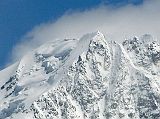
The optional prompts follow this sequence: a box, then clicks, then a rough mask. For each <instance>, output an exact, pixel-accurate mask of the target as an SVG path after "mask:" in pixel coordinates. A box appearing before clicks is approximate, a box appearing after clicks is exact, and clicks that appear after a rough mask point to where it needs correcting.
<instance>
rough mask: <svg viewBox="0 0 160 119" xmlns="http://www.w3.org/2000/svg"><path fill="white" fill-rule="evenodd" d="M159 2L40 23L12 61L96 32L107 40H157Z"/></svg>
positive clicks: (106, 8) (73, 14)
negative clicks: (60, 40)
mask: <svg viewBox="0 0 160 119" xmlns="http://www.w3.org/2000/svg"><path fill="white" fill-rule="evenodd" d="M159 6H160V1H159V0H145V1H144V3H143V4H141V5H127V6H124V7H119V8H111V7H109V6H105V5H100V6H99V7H97V8H93V9H90V10H85V11H82V12H79V11H77V12H73V11H72V12H69V13H66V14H64V15H63V16H61V17H60V18H59V19H58V20H57V21H55V22H48V23H43V24H41V25H39V26H36V27H35V28H34V29H33V30H32V31H30V32H29V33H27V34H26V36H24V37H23V38H22V40H21V42H20V43H19V44H17V45H16V46H15V47H14V49H13V53H12V54H13V55H12V58H11V59H12V61H16V60H17V59H19V58H20V57H22V56H23V55H24V54H25V53H26V52H28V51H30V50H31V49H34V48H36V47H38V46H39V45H41V44H43V43H45V42H47V41H51V40H55V39H57V38H80V37H81V36H82V35H84V34H86V33H90V32H95V31H97V30H99V31H101V32H102V33H103V34H104V35H106V37H107V39H109V40H116V41H118V42H121V41H122V40H124V39H125V38H128V37H132V36H135V35H136V36H140V35H143V34H146V33H147V34H152V35H153V36H154V37H156V38H158V39H160V33H159V32H160V14H159V12H160V7H159Z"/></svg>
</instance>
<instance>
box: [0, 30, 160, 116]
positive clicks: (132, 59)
mask: <svg viewBox="0 0 160 119" xmlns="http://www.w3.org/2000/svg"><path fill="white" fill-rule="evenodd" d="M159 66H160V44H159V42H158V41H156V40H155V39H154V38H153V37H152V36H151V35H149V34H145V35H143V36H142V37H140V38H138V37H134V38H132V39H127V40H125V41H124V42H123V43H122V44H119V43H117V42H115V41H107V40H106V38H105V36H104V35H103V34H102V33H100V32H99V31H98V32H95V33H90V34H86V35H84V36H83V37H82V38H80V39H63V40H55V41H52V42H49V43H46V44H44V45H42V46H40V47H39V48H37V49H35V50H33V51H31V52H29V53H28V54H26V55H24V57H23V58H22V59H21V60H20V61H18V62H17V63H15V64H13V65H11V66H10V67H8V68H6V69H4V70H2V71H0V77H1V80H0V88H1V89H0V94H1V95H2V96H1V97H0V119H21V118H25V119H159V118H160V68H159Z"/></svg>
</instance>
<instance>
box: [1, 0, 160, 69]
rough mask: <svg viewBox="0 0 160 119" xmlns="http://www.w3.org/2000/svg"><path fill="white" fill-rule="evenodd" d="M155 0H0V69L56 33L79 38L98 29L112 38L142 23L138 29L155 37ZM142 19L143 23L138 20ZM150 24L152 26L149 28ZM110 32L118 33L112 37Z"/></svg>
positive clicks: (56, 34) (55, 36) (157, 16)
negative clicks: (151, 32)
mask: <svg viewBox="0 0 160 119" xmlns="http://www.w3.org/2000/svg"><path fill="white" fill-rule="evenodd" d="M151 1H154V2H151ZM157 1H158V0H35V1H33V0H14V1H13V0H1V1H0V69H3V68H4V67H6V66H7V65H9V64H11V63H13V62H15V61H16V60H18V59H20V58H21V57H22V56H23V54H25V53H26V52H27V51H29V50H31V49H33V48H36V47H37V46H39V45H41V44H42V43H44V42H47V41H49V40H53V39H55V38H57V37H58V36H62V38H64V37H77V38H79V37H80V36H81V35H83V34H84V33H85V32H93V31H95V30H101V31H102V32H104V33H106V32H108V34H107V35H110V37H111V38H113V39H116V38H117V37H119V36H120V35H122V33H119V32H118V31H120V30H121V29H120V28H121V27H123V26H127V25H128V26H131V27H125V28H126V29H124V31H126V32H127V31H130V30H128V29H134V30H132V31H130V32H131V33H132V32H133V34H136V33H137V32H136V31H137V28H135V27H133V26H140V25H142V26H145V25H146V24H148V27H141V28H140V27H139V28H138V29H140V31H145V32H147V31H148V32H149V30H148V29H151V30H152V31H154V32H153V34H154V33H155V34H154V35H155V36H156V35H157V34H156V33H157V31H158V30H159V29H158V28H157V24H158V25H160V24H159V15H158V14H159V13H158V12H159V11H158V10H160V9H159V8H158V5H159V2H157ZM157 3H158V4H157ZM156 5H157V6H156ZM155 6H156V7H155ZM146 11H148V12H146ZM148 13H149V14H150V15H148ZM132 14H133V15H132ZM141 16H142V17H141ZM151 18H153V19H151ZM137 19H139V20H137ZM117 20H118V21H117ZM132 20H133V21H132ZM88 21H90V22H88ZM142 21H144V22H143V23H141V22H142ZM82 22H83V23H82ZM151 22H152V23H153V22H154V24H155V25H156V26H154V24H151ZM124 24H125V25H124ZM131 24H132V25H131ZM104 26H105V28H103V27H104ZM115 26H118V27H115ZM152 27H154V28H155V29H154V30H153V28H152ZM107 28H109V29H107ZM64 29H67V30H64ZM84 29H85V30H84ZM92 30H93V31H92ZM109 30H110V31H111V32H109ZM67 31H68V32H67ZM82 31H83V32H82ZM115 31H116V32H115ZM73 32H74V33H73ZM141 33H143V32H141ZM141 33H140V34H141ZM42 34H43V35H42ZM113 34H118V35H117V37H115V38H114V35H113ZM137 34H138V33H137ZM124 35H126V34H124ZM138 35H139V34H138ZM157 37H158V36H157Z"/></svg>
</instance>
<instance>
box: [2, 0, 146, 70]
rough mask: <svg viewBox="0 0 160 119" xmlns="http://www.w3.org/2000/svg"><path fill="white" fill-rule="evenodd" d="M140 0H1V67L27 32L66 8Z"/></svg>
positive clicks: (117, 4)
mask: <svg viewBox="0 0 160 119" xmlns="http://www.w3.org/2000/svg"><path fill="white" fill-rule="evenodd" d="M142 2H143V0H1V2H0V69H2V68H4V66H5V64H6V62H8V61H9V56H10V54H11V51H12V48H13V47H14V46H15V45H16V44H17V43H18V42H20V39H21V37H23V36H24V35H25V34H26V33H27V32H28V31H30V30H32V29H33V28H34V27H35V26H37V25H39V24H41V23H45V22H48V21H54V20H57V19H58V18H59V17H60V16H62V15H63V14H64V13H65V12H67V11H71V10H72V11H76V10H80V11H81V10H82V11H83V10H85V9H90V8H94V7H97V6H98V5H100V4H105V5H110V6H112V7H123V6H125V5H127V4H134V5H139V4H142Z"/></svg>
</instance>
